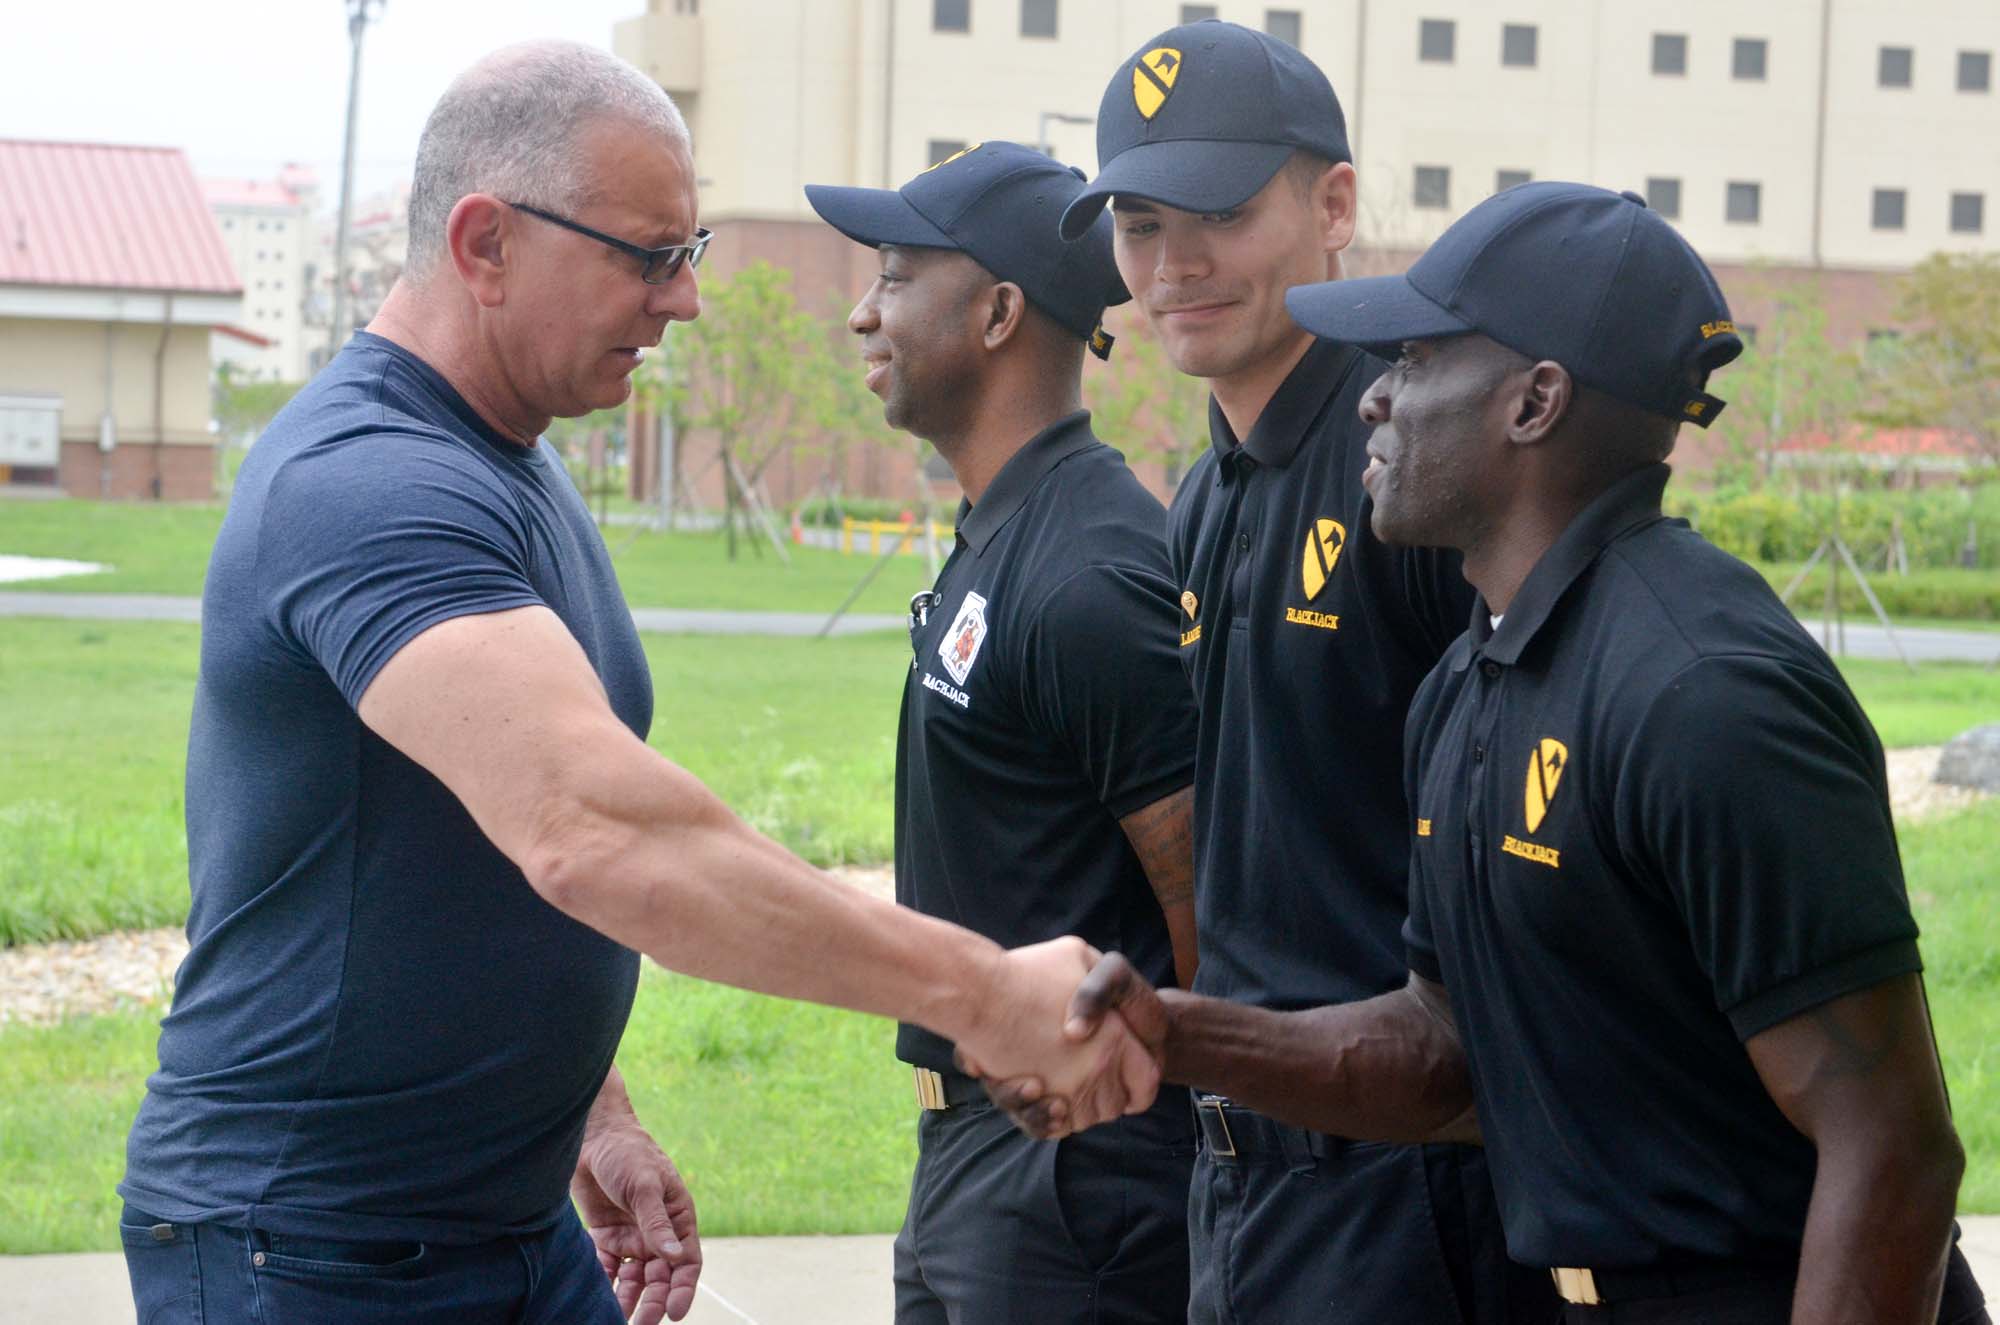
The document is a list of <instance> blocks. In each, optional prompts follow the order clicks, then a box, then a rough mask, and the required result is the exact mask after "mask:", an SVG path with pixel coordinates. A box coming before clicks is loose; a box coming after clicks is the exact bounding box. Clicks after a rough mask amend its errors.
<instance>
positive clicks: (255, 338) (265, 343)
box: [209, 323, 278, 350]
mask: <svg viewBox="0 0 2000 1325" xmlns="http://www.w3.org/2000/svg"><path fill="white" fill-rule="evenodd" d="M209 330H210V331H213V332H215V333H216V334H217V335H222V336H228V337H229V338H230V339H232V340H240V341H242V342H243V343H245V344H246V345H255V346H256V347H257V348H258V349H260V350H266V349H269V348H270V347H271V346H273V345H276V344H277V343H278V342H276V341H274V340H272V339H271V338H270V337H269V336H260V335H258V334H257V333H256V332H254V331H252V330H250V329H249V328H248V327H232V326H226V325H223V324H220V323H218V324H217V325H215V326H213V327H210V328H209Z"/></svg>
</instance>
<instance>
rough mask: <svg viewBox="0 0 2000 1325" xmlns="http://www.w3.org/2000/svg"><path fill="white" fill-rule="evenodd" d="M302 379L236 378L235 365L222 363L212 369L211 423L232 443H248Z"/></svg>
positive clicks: (288, 398) (285, 402)
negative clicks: (213, 399)
mask: <svg viewBox="0 0 2000 1325" xmlns="http://www.w3.org/2000/svg"><path fill="white" fill-rule="evenodd" d="M304 386H305V383H304V382H265V381H259V380H257V379H254V378H252V379H247V380H242V381H239V380H238V379H237V374H236V369H235V366H234V365H232V364H230V363H227V362H224V363H220V364H217V365H216V368H215V423H216V426H217V427H218V428H220V429H221V430H222V435H223V436H224V437H226V438H228V439H229V440H230V441H232V442H237V443H242V444H248V443H249V442H252V441H254V440H256V437H257V434H258V433H260V432H262V431H264V427H265V425H266V424H268V423H270V421H271V420H272V419H274V418H276V417H277V414H278V411H279V410H281V409H283V408H284V407H285V406H286V405H287V404H289V403H291V399H292V397H293V396H296V395H297V394H298V393H299V391H300V389H301V388H303V387H304Z"/></svg>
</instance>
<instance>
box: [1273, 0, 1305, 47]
mask: <svg viewBox="0 0 2000 1325" xmlns="http://www.w3.org/2000/svg"><path fill="white" fill-rule="evenodd" d="M1304 26H1305V20H1304V19H1303V18H1302V17H1301V16H1300V14H1299V11H1298V10H1296V9H1267V10H1265V11H1264V31H1266V32H1268V33H1270V34H1271V35H1272V36H1273V37H1276V38H1277V39H1278V40H1279V41H1282V42H1284V43H1285V44H1286V45H1288V46H1296V45H1298V44H1299V42H1300V41H1301V40H1303V35H1302V32H1301V29H1303V28H1304Z"/></svg>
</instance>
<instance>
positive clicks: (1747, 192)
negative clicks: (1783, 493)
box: [613, 0, 2000, 340]
mask: <svg viewBox="0 0 2000 1325" xmlns="http://www.w3.org/2000/svg"><path fill="white" fill-rule="evenodd" d="M1206 17H1220V18H1223V19H1228V20H1231V21H1234V22H1239V23H1243V24H1246V25H1248V26H1253V27H1259V28H1262V29H1264V30H1266V31H1270V32H1272V33H1274V34H1276V35H1279V36H1281V37H1283V38H1284V39H1286V40H1288V41H1292V42H1294V43H1296V44H1297V45H1299V46H1300V48H1301V49H1303V50H1304V51H1305V52H1306V54H1307V55H1309V56H1311V57H1312V58H1313V60H1314V61H1315V62H1316V63H1318V64H1319V66H1320V67H1321V68H1322V69H1324V70H1325V71H1326V73H1327V75H1328V77H1329V78H1331V79H1332V81H1333V84H1334V87H1335V90H1336V91H1337V92H1338V93H1339V95H1340V98H1341V102H1342V105H1343V107H1344V108H1345V110H1346V113H1347V116H1348V127H1349V137H1350V140H1351V142H1352V145H1353V148H1354V151H1355V160H1356V167H1357V171H1358V173H1359V176H1360V180H1361V202H1362V224H1361V230H1360V235H1359V237H1358V239H1357V243H1356V247H1355V249H1354V250H1352V251H1351V261H1350V269H1351V270H1357V271H1385V270H1400V269H1401V268H1402V267H1404V266H1406V265H1407V264H1408V263H1409V262H1410V261H1411V260H1412V259H1413V258H1414V257H1415V255H1416V254H1417V253H1418V252H1420V251H1421V250H1422V248H1423V247H1424V246H1425V245H1426V244H1427V243H1429V242H1430V240H1431V239H1433V238H1435V237H1436V236H1437V234H1439V233H1440V232H1441V231H1442V230H1443V229H1444V228H1445V227H1446V226H1447V225H1449V224H1450V223H1451V222H1452V221H1453V220H1455V219H1456V218H1457V217H1458V216H1460V215H1462V214H1463V213H1464V212H1465V210H1466V209H1467V208H1469V207H1471V206H1472V205H1473V204H1475V203H1477V202H1479V201H1480V200H1481V199H1483V198H1485V197H1487V196H1489V195H1490V194H1492V193H1493V192H1495V191H1496V190H1498V189H1499V188H1502V187H1505V186H1507V185H1509V184H1512V183H1518V182H1521V181H1524V180H1528V179H1575V180H1583V181H1587V182H1590V183H1595V184H1601V185H1603V186H1605V187H1608V188H1617V189H1633V190H1637V191H1640V192H1642V193H1645V194H1646V195H1647V196H1648V197H1649V198H1650V200H1651V201H1652V202H1653V205H1654V206H1655V208H1656V209H1657V210H1659V211H1660V212H1662V213H1663V214H1665V215H1667V216H1669V217H1670V218H1672V219H1673V220H1674V221H1675V222H1676V224H1678V225H1679V226H1680V227H1681V229H1682V230H1683V232H1684V233H1686V234H1687V236H1688V238H1689V239H1690V240H1691V241H1692V242H1693V243H1694V244H1695V246H1696V247H1697V248H1698V249H1700V250H1701V252H1702V253H1703V254H1704V256H1706V257H1707V258H1708V259H1709V260H1710V261H1711V262H1712V263H1713V264H1714V265H1715V266H1716V268H1717V271H1718V274H1719V275H1720V276H1721V278H1722V280H1723V284H1724V286H1725V289H1726V290H1727V291H1728V292H1729V294H1730V297H1731V301H1732V304H1733V306H1734V307H1735V309H1736V311H1737V313H1738V321H1739V322H1741V323H1743V324H1745V325H1747V326H1749V327H1751V328H1753V329H1754V327H1755V326H1756V324H1757V323H1758V322H1760V321H1761V320H1763V319H1764V318H1765V317H1766V316H1767V315H1768V313H1769V309H1770V306H1771V294H1772V291H1773V290H1774V289H1776V288H1780V287H1783V286H1785V285H1787V284H1790V283H1793V282H1796V281H1800V280H1805V279H1814V280H1817V281H1819V282H1820V284H1821V286H1822V287H1823V289H1824V291H1825V294H1826V298H1827V302H1828V306H1829V314H1830V316H1829V322H1830V326H1829V330H1830V332H1831V334H1832V335H1833V336H1834V337H1835V338H1836V339H1839V340H1858V339H1860V338H1861V337H1862V336H1864V335H1865V334H1867V333H1869V332H1871V331H1876V330H1880V329H1884V328H1887V327H1889V326H1890V325H1891V324H1892V321H1893V302H1894V297H1893V296H1894V292H1893V286H1892V284H1891V282H1890V281H1889V280H1888V279H1886V275H1887V274H1890V273H1894V272H1896V271H1899V270H1902V269H1905V268H1907V267H1908V266H1909V265H1911V264H1912V263H1914V262H1916V261H1918V260H1919V259H1921V258H1922V257H1924V256H1925V255H1927V254H1930V253H1933V252H1937V251H1939V250H1946V251H1969V250H1980V249H1992V248H1995V247H2000V215H1996V214H1995V212H1996V208H2000V148H1996V144H2000V88H1996V86H1995V80H1996V76H2000V75H1996V70H1995V68H1994V57H1995V55H1996V53H2000V3H1995V0H1757V3H1754V4H1747V5H1746V4H1741V3H1733V2H1732V0H1498V2H1496V0H1420V2H1419V3H1414V4H1412V3H1405V0H1294V2H1293V3H1290V4H1268V3H1263V2H1262V0H1218V2H1217V3H1213V4H1182V3H1177V2H1176V0H647V7H646V12H645V13H644V14H641V15H637V16H635V17H633V18H632V19H630V20H627V21H625V22H623V23H620V24H619V25H618V26H617V28H616V30H615V32H614V38H613V46H614V49H616V50H617V51H618V53H619V54H621V55H623V56H624V57H625V58H627V59H629V60H631V61H633V62H634V63H635V64H637V65H638V66H639V67H640V68H641V69H644V70H646V71H647V72H649V73H650V74H652V76H653V77H654V78H656V79H658V80H659V81H660V83H661V85H662V86H663V87H665V88H666V89H667V90H668V91H669V92H671V93H672V94H673V95H674V96H675V98H676V99H677V100H678V101H679V103H680V105H681V107H682V109H683V111H684V112H685V113H686V115H687V117H688V121H689V125H690V127H691V128H692V130H693V132H694V137H695V144H696V156H697V164H698V166H699V169H700V172H701V176H702V181H701V187H702V219H703V221H704V223H705V224H707V225H709V226H711V227H713V228H715V229H716V230H717V232H718V234H717V240H716V243H715V246H714V250H713V252H714V258H713V262H714V269H715V270H716V271H717V272H722V273H726V272H727V271H729V270H732V269H733V268H734V267H735V266H737V265H740V264H741V263H744V262H747V261H750V260H753V259H755V258H758V257H763V258H766V259H768V260H770V261H773V262H776V263H778V264H780V265H783V266H786V267H789V268H790V269H791V270H792V271H793V272H794V273H795V276H796V279H797V282H798V287H799V290H800V293H801V297H802V298H804V299H805V300H806V301H807V302H808V303H811V302H814V301H816V300H823V301H825V302H829V303H834V304H838V303H839V302H840V301H841V300H844V299H849V298H852V297H853V296H854V295H855V294H856V293H858V291H859V290H860V288H862V286H863V285H865V283H866V280H867V279H868V277H869V276H870V275H871V274H872V272H873V259H872V258H871V257H870V256H869V255H868V254H866V253H865V252H863V251H861V250H859V249H858V248H856V247H855V246H854V245H851V244H848V243H846V242H845V241H844V240H842V239H840V237H839V236H838V235H836V234H834V232H833V231H832V230H830V229H829V228H827V227H826V226H824V225H822V224H821V223H820V222H819V221H818V220H817V218H816V217H814V216H813V214H812V213H811V211H810V210H809V209H808V208H807V207H806V205H805V200H804V196H803V194H802V192H801V190H802V189H803V187H804V185H806V184H807V183H833V184H859V185H868V186H875V187H889V186H894V185H895V184H898V183H900V182H901V181H903V180H905V179H908V178H909V177H910V176H911V175H913V174H915V173H916V172H917V171H918V170H920V169H922V168H923V167H924V166H926V165H929V164H931V163H932V162H934V161H936V160H940V159H942V158H943V157H944V156H946V155H949V154H950V153H951V152H952V151H955V150H957V149H958V148H960V147H963V146H965V145H966V144H968V143H971V142H976V141H979V140H981V139H986V138H1000V137H1006V138H1012V139H1015V140H1018V141H1023V142H1031V143H1032V142H1040V143H1045V144H1047V145H1048V146H1049V147H1050V148H1051V149H1052V150H1053V151H1054V153H1055V155H1057V156H1059V157H1061V158H1062V159H1064V160H1066V161H1070V162H1073V163H1074V164H1076V165H1079V166H1081V167H1083V168H1084V169H1086V170H1094V169H1095V167H1096V161H1095V152H1094V144H1095V131H1094V128H1093V126H1092V124H1091V122H1090V120H1091V117H1093V116H1095V114H1096V112H1097V103H1098V99H1099V97H1100V95H1101V94H1102V92H1103V89H1104V85H1105V80H1106V79H1107V77H1108V76H1109V75H1110V73H1111V71H1112V70H1114V69H1115V68H1116V67H1117V66H1118V64H1119V62H1120V61H1121V60H1123V59H1124V58H1125V57H1126V56H1127V55H1129V54H1130V53H1131V52H1132V51H1133V50H1134V49H1135V48H1137V46H1138V45H1139V43H1141V42H1142V41H1144V40H1146V39H1147V38H1148V37H1151V36H1153V35H1154V34H1155V33H1157V32H1159V31H1161V30H1162V29H1164V28H1167V27H1170V26H1172V25H1174V24H1175V23H1179V22H1183V21H1190V20H1193V19H1196V18H1206Z"/></svg>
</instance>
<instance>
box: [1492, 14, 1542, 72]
mask: <svg viewBox="0 0 2000 1325" xmlns="http://www.w3.org/2000/svg"><path fill="white" fill-rule="evenodd" d="M1537 31H1538V30H1537V29H1536V27H1535V25H1534V24H1532V23H1506V24H1502V25H1501V28H1500V63H1501V64H1504V65H1506V66H1508V67H1509V68H1512V69H1533V68H1534V67H1535V37H1536V34H1537Z"/></svg>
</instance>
